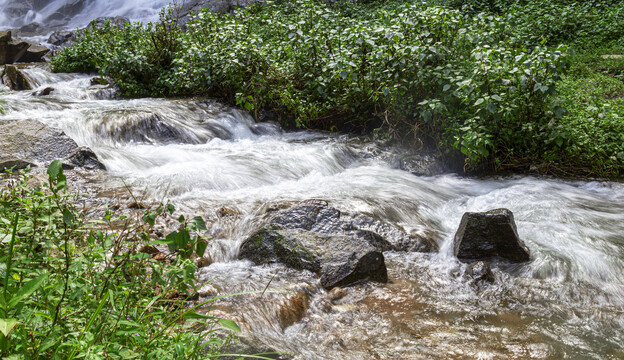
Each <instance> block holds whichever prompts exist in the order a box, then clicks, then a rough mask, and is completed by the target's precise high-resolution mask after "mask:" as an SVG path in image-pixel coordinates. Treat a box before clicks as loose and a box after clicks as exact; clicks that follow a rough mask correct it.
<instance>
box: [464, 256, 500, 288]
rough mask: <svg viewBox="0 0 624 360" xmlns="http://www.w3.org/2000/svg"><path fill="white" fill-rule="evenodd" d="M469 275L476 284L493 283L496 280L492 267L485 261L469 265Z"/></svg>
mask: <svg viewBox="0 0 624 360" xmlns="http://www.w3.org/2000/svg"><path fill="white" fill-rule="evenodd" d="M468 275H469V276H470V277H471V278H472V280H473V281H474V282H488V283H493V282H494V281H495V280H496V278H495V277H494V273H492V269H491V268H490V265H488V263H486V262H485V261H475V262H473V263H470V265H468Z"/></svg>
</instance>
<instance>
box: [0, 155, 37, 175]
mask: <svg viewBox="0 0 624 360" xmlns="http://www.w3.org/2000/svg"><path fill="white" fill-rule="evenodd" d="M29 166H31V167H33V166H36V165H35V164H32V163H29V162H28V161H24V160H21V159H12V158H3V157H2V152H1V151H0V172H4V171H6V170H8V169H13V170H14V171H16V170H23V169H26V168H27V167H29Z"/></svg>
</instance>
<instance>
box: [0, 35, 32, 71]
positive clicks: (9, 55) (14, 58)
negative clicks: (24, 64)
mask: <svg viewBox="0 0 624 360" xmlns="http://www.w3.org/2000/svg"><path fill="white" fill-rule="evenodd" d="M0 39H3V40H2V41H0V65H5V64H13V63H16V62H18V61H19V60H20V58H21V57H22V55H24V53H25V52H26V50H28V48H29V47H30V44H29V43H28V42H26V41H23V40H18V39H11V32H10V31H4V32H2V34H0Z"/></svg>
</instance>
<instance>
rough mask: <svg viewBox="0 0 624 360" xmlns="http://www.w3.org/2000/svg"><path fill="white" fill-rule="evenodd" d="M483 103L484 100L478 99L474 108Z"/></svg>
mask: <svg viewBox="0 0 624 360" xmlns="http://www.w3.org/2000/svg"><path fill="white" fill-rule="evenodd" d="M484 101H485V99H483V98H479V99H478V100H477V101H475V103H474V106H479V105H481V104H483V102H484Z"/></svg>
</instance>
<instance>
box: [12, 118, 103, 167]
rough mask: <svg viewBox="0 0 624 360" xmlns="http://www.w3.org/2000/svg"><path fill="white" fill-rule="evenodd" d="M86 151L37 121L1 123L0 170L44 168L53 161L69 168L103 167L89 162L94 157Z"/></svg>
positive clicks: (61, 133)
mask: <svg viewBox="0 0 624 360" xmlns="http://www.w3.org/2000/svg"><path fill="white" fill-rule="evenodd" d="M89 151H90V150H89ZM85 152H87V151H86V149H84V148H80V147H79V146H78V144H76V142H75V141H74V140H72V139H71V138H69V137H68V136H67V135H65V133H64V132H63V131H61V130H59V129H54V128H51V127H49V126H47V125H45V124H43V123H41V122H39V121H36V120H20V121H15V122H4V123H3V122H0V165H2V164H4V165H3V167H2V169H0V171H2V170H3V169H4V168H5V167H6V168H10V167H12V166H17V167H19V168H23V167H26V166H27V165H29V164H30V165H42V166H47V165H49V163H50V162H52V161H53V160H56V159H62V160H63V162H64V163H65V164H67V165H68V166H70V167H73V166H84V167H86V168H102V167H103V165H102V164H101V163H99V161H97V158H95V159H93V158H90V159H89V157H92V156H95V154H92V152H91V153H90V154H89V153H88V152H87V153H85ZM94 161H97V164H99V165H97V164H95V163H94Z"/></svg>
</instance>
